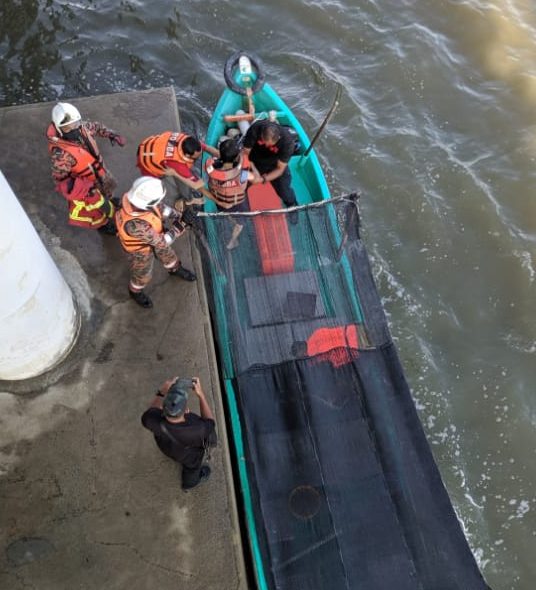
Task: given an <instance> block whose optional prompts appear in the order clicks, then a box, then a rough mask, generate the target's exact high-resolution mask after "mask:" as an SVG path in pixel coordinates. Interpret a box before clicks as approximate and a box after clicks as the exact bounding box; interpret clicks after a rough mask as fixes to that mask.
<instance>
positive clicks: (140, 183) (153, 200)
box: [127, 176, 166, 211]
mask: <svg viewBox="0 0 536 590" xmlns="http://www.w3.org/2000/svg"><path fill="white" fill-rule="evenodd" d="M165 195H166V189H165V188H164V185H163V184H162V181H161V180H160V179H159V178H153V177H152V176H141V177H140V178H137V179H136V180H135V181H134V182H133V183H132V186H131V187H130V190H129V191H128V193H127V199H128V200H129V201H130V203H131V204H132V205H134V207H136V208H137V209H143V210H144V211H146V210H148V209H150V208H151V207H156V205H158V203H160V201H161V200H162V199H163V198H164V196H165Z"/></svg>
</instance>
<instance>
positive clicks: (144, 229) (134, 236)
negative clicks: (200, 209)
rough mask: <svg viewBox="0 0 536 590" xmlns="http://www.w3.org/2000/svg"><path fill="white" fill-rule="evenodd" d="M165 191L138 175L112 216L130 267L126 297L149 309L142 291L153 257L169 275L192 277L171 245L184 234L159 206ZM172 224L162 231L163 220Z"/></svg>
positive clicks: (159, 184) (170, 212)
mask: <svg viewBox="0 0 536 590" xmlns="http://www.w3.org/2000/svg"><path fill="white" fill-rule="evenodd" d="M165 194H166V192H165V189H164V187H163V185H162V181H161V180H160V179H157V178H153V177H152V176H142V177H141V178H138V179H137V180H135V181H134V183H133V184H132V187H131V189H130V190H129V191H128V192H127V193H125V195H124V196H123V201H122V203H121V204H122V207H121V209H119V210H118V211H117V213H116V214H115V223H116V225H117V235H118V237H119V241H120V242H121V246H122V247H123V250H125V252H126V253H127V255H128V260H129V267H130V283H129V285H128V292H129V295H130V297H131V298H132V299H134V301H135V302H136V303H137V304H138V305H141V307H144V308H150V307H152V306H153V302H152V301H151V299H150V297H149V296H148V295H146V294H145V293H144V291H143V289H144V288H145V287H146V286H147V285H148V284H149V281H150V280H151V277H152V272H153V263H154V259H155V257H156V258H158V260H160V262H161V263H162V264H163V265H164V268H165V269H166V270H167V271H168V273H169V274H170V275H172V276H178V277H180V278H181V279H184V280H185V281H195V280H196V276H195V274H194V273H193V272H192V271H190V270H188V269H187V268H185V267H184V266H182V264H181V262H180V260H179V258H178V257H177V254H175V252H174V250H173V249H172V248H171V244H172V243H173V242H174V241H175V240H176V239H177V237H178V236H180V235H181V234H182V233H183V232H184V225H183V224H181V223H180V213H178V212H177V211H176V210H175V209H173V208H172V207H168V206H167V205H165V204H164V203H162V199H163V198H164V196H165ZM166 219H170V220H172V221H173V225H172V226H171V227H170V228H169V229H167V230H166V229H165V228H164V220H166Z"/></svg>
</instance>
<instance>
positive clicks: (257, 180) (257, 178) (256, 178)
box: [250, 174, 264, 184]
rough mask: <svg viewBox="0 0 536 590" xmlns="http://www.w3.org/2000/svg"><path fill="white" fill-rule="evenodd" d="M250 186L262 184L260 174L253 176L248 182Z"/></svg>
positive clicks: (262, 179)
mask: <svg viewBox="0 0 536 590" xmlns="http://www.w3.org/2000/svg"><path fill="white" fill-rule="evenodd" d="M250 182H251V184H262V183H263V182H264V178H263V177H262V176H261V175H260V174H254V176H253V180H250Z"/></svg>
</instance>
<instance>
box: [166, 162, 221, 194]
mask: <svg viewBox="0 0 536 590" xmlns="http://www.w3.org/2000/svg"><path fill="white" fill-rule="evenodd" d="M164 174H165V175H166V176H173V177H174V178H176V179H177V180H179V181H180V182H182V183H183V184H185V185H186V186H187V187H189V188H191V189H192V190H194V191H197V192H199V193H201V194H203V195H204V196H205V197H207V199H210V200H211V201H214V197H213V196H212V194H211V193H210V191H209V190H207V189H206V188H205V182H204V180H203V179H201V178H197V176H195V175H192V176H191V177H190V178H185V177H184V176H182V175H181V174H179V173H178V172H177V171H176V170H174V169H173V168H171V167H169V166H166V167H165V168H164Z"/></svg>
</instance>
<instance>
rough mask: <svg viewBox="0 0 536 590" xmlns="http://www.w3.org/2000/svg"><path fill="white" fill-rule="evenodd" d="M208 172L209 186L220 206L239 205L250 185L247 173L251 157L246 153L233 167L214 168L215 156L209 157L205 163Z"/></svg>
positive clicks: (225, 207)
mask: <svg viewBox="0 0 536 590" xmlns="http://www.w3.org/2000/svg"><path fill="white" fill-rule="evenodd" d="M205 170H206V171H207V174H208V188H209V190H210V192H211V193H212V194H213V195H214V198H215V199H216V202H217V203H218V205H220V207H222V208H224V209H228V208H229V207H233V206H234V205H238V204H239V203H241V202H242V201H243V200H244V199H245V198H246V188H247V185H248V179H247V174H242V172H243V171H246V172H247V171H248V170H249V159H248V157H247V156H246V155H242V156H241V157H240V161H239V162H238V164H237V165H236V166H234V167H233V168H228V169H224V168H214V158H209V159H208V160H207V162H206V164H205Z"/></svg>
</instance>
